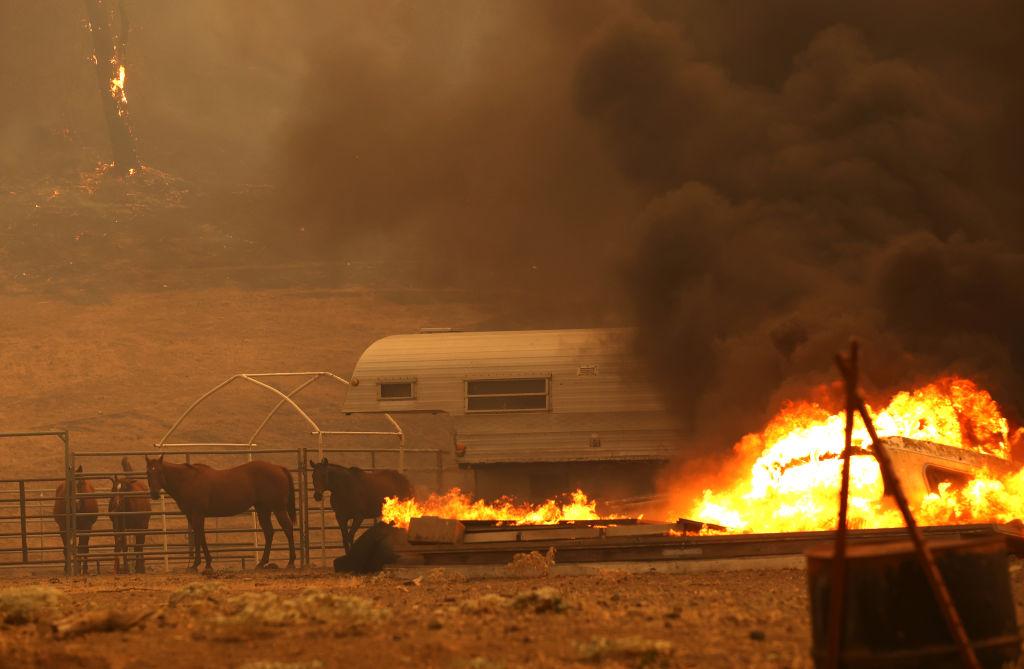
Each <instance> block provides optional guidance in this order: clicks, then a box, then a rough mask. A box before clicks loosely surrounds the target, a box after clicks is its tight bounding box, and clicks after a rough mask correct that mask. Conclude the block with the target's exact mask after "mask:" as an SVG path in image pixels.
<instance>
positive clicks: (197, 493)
mask: <svg viewBox="0 0 1024 669" xmlns="http://www.w3.org/2000/svg"><path fill="white" fill-rule="evenodd" d="M146 476H147V478H148V479H149V496H150V497H152V498H153V499H160V491H161V490H166V491H167V494H168V495H170V496H171V497H172V498H174V501H175V502H177V504H178V508H179V509H181V511H182V513H184V514H185V517H186V518H188V526H189V529H190V530H191V531H192V545H193V548H194V550H195V562H194V563H192V566H191V567H190V568H189V571H195V570H196V569H198V568H199V551H200V549H202V551H203V555H204V556H205V557H206V569H207V570H210V569H211V568H212V567H211V563H212V559H211V558H210V548H209V546H208V545H207V543H206V531H205V527H204V525H205V521H206V519H207V518H223V517H226V516H235V515H238V514H240V513H244V512H246V511H248V510H249V509H252V508H255V509H256V516H257V517H258V518H259V521H260V529H262V530H263V538H264V540H265V543H264V546H263V557H262V558H261V559H260V562H259V564H258V565H257V567H265V566H267V563H268V562H269V561H270V547H271V545H272V543H273V540H274V525H273V523H271V521H270V514H271V513H273V514H274V516H276V517H277V522H278V524H279V525H280V526H281V529H282V530H284V533H285V535H286V536H287V537H288V567H289V568H291V567H294V566H295V537H294V535H293V534H292V530H293V528H294V525H295V522H296V521H295V487H294V485H293V484H292V474H291V472H289V471H288V470H287V469H286V468H284V467H282V466H280V465H275V464H273V463H270V462H263V461H261V460H256V461H255V462H248V463H246V464H244V465H239V466H238V467H232V468H231V469H214V468H212V467H208V466H206V465H192V464H186V465H178V464H173V463H170V462H164V456H163V455H161V456H160V457H158V458H153V459H152V460H151V459H150V458H149V457H148V456H147V457H146Z"/></svg>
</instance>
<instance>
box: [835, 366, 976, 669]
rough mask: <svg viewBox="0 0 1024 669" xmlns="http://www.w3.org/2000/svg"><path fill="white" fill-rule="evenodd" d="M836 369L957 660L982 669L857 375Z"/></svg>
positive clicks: (844, 367) (848, 368) (843, 367)
mask: <svg viewBox="0 0 1024 669" xmlns="http://www.w3.org/2000/svg"><path fill="white" fill-rule="evenodd" d="M836 366H837V367H839V372H840V373H841V374H842V376H843V380H844V381H845V382H846V388H847V397H848V398H849V399H851V400H852V401H853V403H854V405H855V408H856V409H857V413H859V414H860V417H861V420H863V421H864V427H865V428H867V431H868V435H869V436H870V437H871V450H872V453H873V454H874V456H875V459H876V460H878V466H879V468H880V469H881V470H882V479H883V480H884V481H886V482H887V484H888V485H889V486H890V487H889V490H890V491H891V492H892V495H893V497H894V498H895V499H896V505H897V506H899V508H900V513H901V514H903V521H904V522H905V523H906V525H907V531H908V532H909V533H910V539H911V541H912V542H913V544H914V550H915V551H916V553H917V557H918V560H920V562H921V568H922V569H923V570H924V574H925V577H926V578H927V579H928V584H929V585H930V586H931V588H932V592H933V593H934V594H935V600H936V602H937V603H938V605H939V611H940V613H941V614H942V617H943V619H944V620H945V621H946V626H947V627H948V628H949V632H950V634H951V635H952V636H953V640H954V642H955V643H956V645H957V650H959V652H960V659H961V660H962V661H963V665H964V667H967V669H981V665H980V664H979V663H978V658H977V656H976V655H975V654H974V649H973V648H972V647H971V642H970V639H968V638H967V632H966V631H965V630H964V626H963V622H962V621H961V620H960V614H959V613H958V612H957V610H956V605H955V604H953V599H952V597H950V595H949V590H948V589H947V588H946V582H945V581H944V580H943V578H942V573H941V572H939V568H938V566H937V565H936V564H935V558H934V556H933V555H932V552H931V549H930V548H928V544H926V543H925V541H924V535H923V534H922V533H921V528H920V527H918V525H917V521H915V520H914V515H913V513H911V511H910V504H909V502H907V497H906V495H905V494H904V493H903V486H902V485H900V482H899V479H898V478H896V475H895V470H894V469H893V466H892V460H890V459H889V452H888V451H887V450H886V448H885V446H884V445H883V444H882V442H881V440H880V439H879V438H878V433H877V432H875V424H874V422H873V421H872V420H871V414H870V413H868V408H867V405H866V404H865V403H864V398H863V397H861V396H860V393H859V392H858V390H857V374H856V372H855V370H853V369H852V368H851V367H850V366H849V365H848V364H847V362H846V361H845V360H843V359H842V358H841V357H837V358H836Z"/></svg>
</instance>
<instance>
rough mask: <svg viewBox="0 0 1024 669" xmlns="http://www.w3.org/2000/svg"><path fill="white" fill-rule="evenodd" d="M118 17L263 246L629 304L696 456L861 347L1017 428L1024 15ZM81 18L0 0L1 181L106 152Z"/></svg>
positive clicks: (228, 210) (986, 10)
mask: <svg viewBox="0 0 1024 669" xmlns="http://www.w3.org/2000/svg"><path fill="white" fill-rule="evenodd" d="M123 4H124V6H125V7H126V8H127V11H128V12H129V14H130V18H131V21H132V26H133V29H132V31H131V33H130V35H129V53H128V58H129V79H128V86H129V92H128V95H129V106H130V110H131V114H132V120H133V123H134V125H135V128H136V131H137V137H138V142H139V149H140V155H141V157H142V160H143V162H144V163H146V164H148V165H149V166H152V167H155V168H158V169H160V170H164V171H167V172H170V173H172V174H174V175H176V176H182V177H184V178H186V179H188V180H191V182H192V183H195V184H197V189H200V188H208V189H211V190H212V186H210V184H211V183H213V182H223V183H226V184H227V186H228V188H227V189H228V190H229V191H230V192H232V193H235V192H240V193H251V192H260V193H265V194H267V195H266V202H267V203H268V206H266V207H263V206H262V204H263V202H264V200H258V201H257V202H258V205H259V206H257V205H253V204H251V203H250V204H249V205H248V209H246V210H245V212H243V213H242V214H239V213H238V212H237V211H233V210H232V207H230V206H229V205H227V204H226V205H224V208H225V212H224V222H223V224H222V225H223V227H224V228H225V229H228V230H230V229H231V228H232V226H235V225H236V220H237V221H238V222H237V227H238V228H239V229H240V230H242V229H245V230H247V229H250V228H251V227H252V222H251V221H249V220H246V221H244V226H243V222H242V221H241V220H240V219H241V218H242V217H243V216H244V217H246V218H248V217H250V216H253V217H257V218H259V219H260V220H258V221H256V224H257V225H259V226H262V228H261V229H266V230H267V231H268V235H267V240H271V243H267V246H268V253H269V254H278V253H280V252H281V251H283V250H285V249H287V248H288V246H287V244H284V243H280V241H281V240H284V241H287V242H288V243H290V244H293V245H296V246H297V247H298V250H297V252H299V253H305V254H307V257H309V255H308V254H312V257H315V258H316V259H327V260H329V261H332V262H337V261H339V260H340V261H347V260H372V261H380V260H386V261H388V263H390V264H388V263H385V264H382V265H381V267H382V268H383V269H382V270H381V271H385V272H386V271H393V268H395V267H398V266H406V265H414V266H417V267H419V271H418V274H414V276H418V277H420V278H422V279H424V280H429V281H431V282H432V285H438V284H439V283H442V284H446V285H455V286H460V287H466V288H470V289H472V290H476V291H481V294H483V293H482V291H487V290H492V289H493V290H496V291H500V292H497V293H495V294H496V295H498V297H497V298H496V301H500V302H501V304H500V305H498V307H499V309H498V310H500V309H501V308H507V309H509V310H510V311H514V312H516V313H522V314H526V313H532V314H540V315H539V316H530V317H529V318H525V317H524V318H522V319H520V320H519V321H514V320H510V319H504V320H501V321H500V322H495V323H494V325H495V326H496V327H507V326H509V325H514V326H520V325H529V326H534V327H552V326H567V325H577V326H585V325H596V324H601V323H603V322H614V321H619V322H623V321H629V320H636V321H637V322H638V323H639V325H640V327H641V336H640V339H639V342H638V345H639V347H640V348H641V350H642V351H643V352H644V353H645V354H646V356H647V358H648V359H649V360H650V361H651V363H652V369H654V370H655V372H657V373H658V374H659V378H660V379H661V380H662V385H663V387H664V389H665V392H666V395H667V397H669V398H670V399H671V401H672V402H673V403H674V406H675V407H676V409H677V410H678V413H679V415H680V416H681V417H682V418H683V419H684V420H685V421H686V422H687V424H688V425H689V427H690V429H691V431H692V443H693V444H695V445H700V446H707V445H718V446H724V445H726V444H729V443H732V441H733V440H734V439H735V437H737V436H738V435H740V434H742V433H743V432H744V431H747V430H749V429H752V428H754V427H757V426H758V425H759V424H760V423H761V422H762V421H763V419H764V418H765V416H766V415H767V413H769V412H771V411H773V410H774V409H775V407H776V405H777V404H778V403H779V402H780V401H781V400H783V399H787V398H792V397H801V396H804V395H805V394H806V392H807V391H808V389H809V388H811V387H812V386H814V385H816V384H818V383H821V382H824V381H829V380H831V379H833V378H834V372H833V370H832V368H831V364H830V360H831V356H832V354H833V353H834V352H835V351H836V350H838V349H840V348H842V347H843V346H844V344H845V343H846V340H847V338H848V337H849V336H850V335H855V336H857V337H859V338H861V339H862V340H863V341H864V342H865V363H866V365H867V369H866V374H865V377H866V381H867V382H868V383H869V384H872V385H873V386H874V388H875V390H878V391H885V390H889V389H893V388H896V387H904V386H906V385H907V384H908V383H912V382H914V381H916V380H924V379H927V378H928V377H930V376H933V375H935V374H939V373H943V372H962V373H967V374H970V375H972V376H974V377H976V378H978V379H979V380H980V381H981V382H982V383H983V384H985V385H987V386H989V387H991V388H992V389H993V390H995V391H996V393H997V397H998V399H999V400H1000V402H1001V403H1002V404H1003V405H1004V406H1005V407H1007V408H1008V409H1010V410H1011V411H1012V412H1014V413H1015V417H1016V418H1018V419H1019V418H1020V417H1021V415H1022V414H1024V382H1022V380H1021V379H1022V370H1024V290H1022V289H1024V251H1022V248H1024V229H1022V226H1021V222H1022V214H1024V210H1022V209H1024V208H1022V197H1021V194H1020V184H1021V182H1022V179H1021V177H1022V160H1024V158H1022V157H1024V142H1022V135H1021V130H1020V125H1021V121H1022V120H1024V119H1022V116H1024V114H1022V112H1024V104H1022V101H1024V95H1022V84H1021V81H1022V79H1021V76H1020V63H1021V62H1024V61H1022V58H1021V55H1022V54H1021V50H1022V44H1024V39H1022V37H1024V35H1022V34H1021V33H1022V31H1024V20H1022V19H1024V16H1022V14H1024V5H1021V4H1020V3H1017V2H1012V1H1000V2H977V1H966V0H960V1H953V2H944V3H941V4H936V3H933V2H925V1H921V0H916V1H915V0H912V1H911V2H904V3H900V4H898V5H894V4H892V3H886V2H877V1H874V2H871V1H869V2H858V3H842V4H840V3H820V2H814V1H811V0H804V1H797V0H789V1H786V0H783V1H780V2H773V3H748V2H739V1H735V0H725V1H721V2H714V3H709V2H677V1H675V0H673V1H665V2H661V1H650V2H644V3H624V2H614V1H609V2H591V1H588V0H572V1H550V2H544V1H541V0H523V1H520V2H506V3H480V2H475V1H472V0H444V1H438V2H430V3H423V2H355V1H351V2H337V1H335V0H311V1H310V2H303V3H288V2H280V1H279V0H246V1H244V2H243V1H241V0H216V1H212V0H180V1H176V2H158V1H157V0H133V1H127V2H125V3H123ZM83 17H84V11H83V9H82V5H81V3H67V2H59V1H58V0H39V1H38V2H30V3H24V2H13V1H11V0H7V1H4V0H0V18H2V20H0V37H2V38H3V39H0V53H3V54H4V55H5V56H6V58H5V62H7V63H8V66H7V67H4V68H0V85H2V87H3V89H4V91H5V93H6V94H7V98H6V100H7V101H8V103H9V104H7V105H5V107H4V108H3V109H0V149H2V151H0V168H2V172H0V180H3V181H5V182H6V181H7V180H8V179H11V180H13V179H14V177H15V176H18V177H19V178H28V177H27V176H26V175H28V174H29V173H30V172H32V170H33V169H38V170H42V171H43V172H46V173H49V174H53V173H54V172H56V171H58V170H60V169H65V168H67V169H69V170H70V171H71V172H72V173H74V170H76V169H81V167H82V165H81V163H82V160H81V157H78V158H75V157H74V155H73V154H74V152H75V151H80V149H81V147H82V146H83V145H86V146H89V147H91V148H93V149H95V151H93V152H91V153H90V154H89V155H90V156H91V159H92V160H95V156H97V155H102V154H103V150H102V149H103V146H104V144H105V141H106V140H105V133H104V129H103V120H102V117H101V116H100V113H99V105H98V102H97V98H96V94H97V90H96V82H95V73H94V69H93V68H92V66H91V64H90V63H89V62H88V60H87V57H88V54H89V38H88V34H87V33H86V32H85V31H84V30H83V27H82V19H83ZM93 164H94V163H93ZM86 169H88V167H87V168H86ZM253 185H255V186H258V188H256V189H251V188H250V187H251V186H253ZM12 190H14V189H12ZM217 192H219V191H217ZM224 201H225V202H236V201H237V200H235V199H229V198H228V199H225V200H224ZM232 216H234V217H235V218H232ZM623 268H625V269H624V271H623ZM623 277H625V281H621V279H622V278H623ZM621 285H625V287H626V288H625V290H626V298H625V302H624V303H623V302H620V301H619V299H620V298H618V297H612V296H615V295H617V291H616V288H617V286H621ZM510 289H512V290H514V291H518V292H517V295H518V299H517V301H513V300H511V299H510V298H509V295H510V294H511V292H512V290H510ZM623 304H625V305H626V306H625V307H623ZM537 305H544V308H541V309H537ZM370 317H372V315H371V316H370ZM443 318H444V315H443V313H441V314H439V321H441V322H443Z"/></svg>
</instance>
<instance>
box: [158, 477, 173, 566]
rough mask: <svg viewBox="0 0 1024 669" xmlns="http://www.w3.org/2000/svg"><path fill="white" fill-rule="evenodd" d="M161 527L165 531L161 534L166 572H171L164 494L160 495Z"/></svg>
mask: <svg viewBox="0 0 1024 669" xmlns="http://www.w3.org/2000/svg"><path fill="white" fill-rule="evenodd" d="M160 525H161V528H162V529H163V531H162V532H161V534H162V535H163V537H164V572H169V571H171V559H170V556H169V555H168V554H167V498H166V497H164V494H163V493H160Z"/></svg>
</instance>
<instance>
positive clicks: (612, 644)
mask: <svg viewBox="0 0 1024 669" xmlns="http://www.w3.org/2000/svg"><path fill="white" fill-rule="evenodd" d="M579 651H580V659H582V660H584V661H586V662H604V661H606V660H614V661H619V662H626V663H627V664H628V665H629V666H632V667H666V666H668V664H669V661H670V660H671V658H672V654H673V653H674V652H675V648H674V647H673V645H672V642H671V641H663V640H658V639H644V638H642V637H637V636H628V637H621V638H617V639H615V638H613V639H609V638H607V637H595V638H593V639H591V640H590V641H588V642H585V643H581V644H580V645H579Z"/></svg>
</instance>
